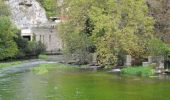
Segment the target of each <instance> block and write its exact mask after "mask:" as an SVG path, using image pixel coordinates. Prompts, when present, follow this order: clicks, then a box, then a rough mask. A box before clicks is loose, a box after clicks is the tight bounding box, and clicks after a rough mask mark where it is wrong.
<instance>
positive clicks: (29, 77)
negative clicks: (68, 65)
mask: <svg viewBox="0 0 170 100" xmlns="http://www.w3.org/2000/svg"><path fill="white" fill-rule="evenodd" d="M0 100H170V80H169V78H167V79H164V78H163V79H159V78H140V77H120V76H117V75H113V74H109V73H106V72H93V71H83V70H78V69H77V70H66V69H65V70H60V69H53V70H52V71H50V72H49V73H46V74H43V75H38V74H36V73H34V72H32V71H26V72H22V73H17V74H13V75H10V76H7V77H3V78H0Z"/></svg>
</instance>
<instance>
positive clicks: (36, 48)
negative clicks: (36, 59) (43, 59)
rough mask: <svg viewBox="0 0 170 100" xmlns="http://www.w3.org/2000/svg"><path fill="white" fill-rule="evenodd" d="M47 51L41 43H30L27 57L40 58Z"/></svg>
mask: <svg viewBox="0 0 170 100" xmlns="http://www.w3.org/2000/svg"><path fill="white" fill-rule="evenodd" d="M44 51H45V46H44V44H42V43H41V42H35V41H30V42H28V46H27V50H26V56H38V55H40V54H41V53H43V52H44Z"/></svg>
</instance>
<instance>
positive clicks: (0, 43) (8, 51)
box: [0, 16, 18, 60]
mask: <svg viewBox="0 0 170 100" xmlns="http://www.w3.org/2000/svg"><path fill="white" fill-rule="evenodd" d="M11 25H12V24H11V22H10V19H9V18H8V17H2V16H1V17H0V55H1V56H0V60H3V59H6V58H9V57H13V56H15V55H16V53H17V52H18V49H17V45H16V43H15V42H14V40H13V37H14V36H15V32H16V31H15V29H14V28H13V26H11Z"/></svg>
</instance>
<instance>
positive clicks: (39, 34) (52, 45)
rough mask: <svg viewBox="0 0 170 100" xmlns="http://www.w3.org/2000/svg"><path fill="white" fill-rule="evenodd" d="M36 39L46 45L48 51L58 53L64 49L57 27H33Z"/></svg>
mask: <svg viewBox="0 0 170 100" xmlns="http://www.w3.org/2000/svg"><path fill="white" fill-rule="evenodd" d="M32 32H33V34H34V35H35V39H36V41H41V42H42V43H43V44H45V46H46V51H47V52H48V53H58V52H59V51H60V50H61V49H62V42H61V39H60V36H59V33H58V30H57V29H56V28H32Z"/></svg>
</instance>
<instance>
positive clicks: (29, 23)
mask: <svg viewBox="0 0 170 100" xmlns="http://www.w3.org/2000/svg"><path fill="white" fill-rule="evenodd" d="M6 3H7V4H8V5H9V8H10V10H11V19H12V21H13V23H14V24H15V25H16V26H17V27H18V28H19V29H22V28H28V27H29V28H30V27H35V26H36V25H39V24H44V23H46V22H47V21H48V19H47V17H46V13H45V10H44V9H43V8H42V7H41V6H40V4H39V3H38V2H37V1H36V0H8V1H6Z"/></svg>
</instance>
